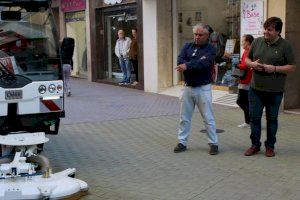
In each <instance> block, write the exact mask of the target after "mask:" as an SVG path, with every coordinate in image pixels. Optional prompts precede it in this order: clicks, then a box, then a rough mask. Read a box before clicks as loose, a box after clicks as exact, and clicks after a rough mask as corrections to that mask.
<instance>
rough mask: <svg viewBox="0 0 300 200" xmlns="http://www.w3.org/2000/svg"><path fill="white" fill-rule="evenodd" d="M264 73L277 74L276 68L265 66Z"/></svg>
mask: <svg viewBox="0 0 300 200" xmlns="http://www.w3.org/2000/svg"><path fill="white" fill-rule="evenodd" d="M264 71H265V72H267V73H273V72H275V66H273V65H266V64H264Z"/></svg>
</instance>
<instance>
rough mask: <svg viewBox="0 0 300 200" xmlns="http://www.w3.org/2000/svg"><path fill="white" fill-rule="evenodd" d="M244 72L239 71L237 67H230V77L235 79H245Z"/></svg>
mask: <svg viewBox="0 0 300 200" xmlns="http://www.w3.org/2000/svg"><path fill="white" fill-rule="evenodd" d="M246 74H247V73H246V70H243V69H240V68H238V67H237V66H236V67H232V76H233V77H235V78H239V79H243V78H245V77H246Z"/></svg>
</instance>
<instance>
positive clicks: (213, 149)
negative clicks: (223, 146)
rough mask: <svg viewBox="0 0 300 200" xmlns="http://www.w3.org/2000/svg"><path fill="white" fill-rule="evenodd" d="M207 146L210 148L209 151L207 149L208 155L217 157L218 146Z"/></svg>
mask: <svg viewBox="0 0 300 200" xmlns="http://www.w3.org/2000/svg"><path fill="white" fill-rule="evenodd" d="M209 146H210V149H209V154H210V155H217V154H218V153H219V148H218V145H215V144H211V145H209Z"/></svg>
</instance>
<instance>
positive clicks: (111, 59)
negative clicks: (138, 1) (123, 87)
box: [97, 4, 137, 83]
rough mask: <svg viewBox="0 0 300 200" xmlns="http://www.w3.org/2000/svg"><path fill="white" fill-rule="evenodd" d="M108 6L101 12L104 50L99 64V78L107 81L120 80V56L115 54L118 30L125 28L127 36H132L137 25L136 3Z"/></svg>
mask: <svg viewBox="0 0 300 200" xmlns="http://www.w3.org/2000/svg"><path fill="white" fill-rule="evenodd" d="M121 8H122V7H116V8H107V9H103V10H102V11H100V12H99V14H100V16H101V15H102V16H103V17H102V19H104V21H103V27H104V28H103V36H104V37H103V43H102V44H103V49H102V50H101V49H99V51H100V52H103V54H102V56H103V58H102V59H103V60H102V62H101V63H103V64H102V65H99V66H98V70H97V71H98V79H100V80H102V81H107V82H112V83H115V82H119V81H120V80H121V79H122V78H123V77H122V72H121V69H120V66H119V62H118V58H117V56H116V55H115V45H116V41H117V39H118V30H119V29H123V30H124V32H125V36H126V37H130V38H131V37H132V36H131V30H132V29H133V28H136V27H137V15H136V5H135V4H133V5H128V6H125V7H124V8H122V9H121ZM132 76H133V75H132Z"/></svg>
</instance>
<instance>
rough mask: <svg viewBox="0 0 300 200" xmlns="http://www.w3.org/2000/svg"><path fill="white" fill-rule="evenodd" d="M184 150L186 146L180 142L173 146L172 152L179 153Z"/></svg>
mask: <svg viewBox="0 0 300 200" xmlns="http://www.w3.org/2000/svg"><path fill="white" fill-rule="evenodd" d="M185 150H186V146H184V145H183V144H181V143H178V144H177V146H176V147H175V148H174V153H180V152H183V151H185Z"/></svg>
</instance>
